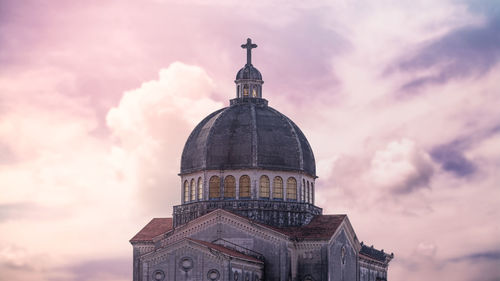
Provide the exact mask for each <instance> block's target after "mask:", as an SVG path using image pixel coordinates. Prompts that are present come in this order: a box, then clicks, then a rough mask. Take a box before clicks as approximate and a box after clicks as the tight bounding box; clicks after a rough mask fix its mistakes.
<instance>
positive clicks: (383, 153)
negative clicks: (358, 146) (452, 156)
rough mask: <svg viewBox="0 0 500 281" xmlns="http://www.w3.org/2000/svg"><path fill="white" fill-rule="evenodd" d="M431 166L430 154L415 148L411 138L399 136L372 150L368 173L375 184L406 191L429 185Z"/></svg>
mask: <svg viewBox="0 0 500 281" xmlns="http://www.w3.org/2000/svg"><path fill="white" fill-rule="evenodd" d="M433 170H434V168H433V166H432V161H431V159H430V157H429V155H428V154H427V153H425V152H424V151H422V150H421V149H418V148H417V146H416V144H415V142H414V141H411V140H409V139H402V140H399V141H392V142H390V143H389V144H387V146H386V147H385V149H383V150H378V151H376V152H375V155H374V156H373V158H372V160H371V167H370V172H369V173H370V177H371V180H372V181H373V182H374V183H375V184H376V185H378V186H381V187H384V188H388V189H390V190H391V191H394V192H396V193H409V192H411V191H413V190H414V189H418V188H423V187H429V182H430V180H431V177H432V174H433Z"/></svg>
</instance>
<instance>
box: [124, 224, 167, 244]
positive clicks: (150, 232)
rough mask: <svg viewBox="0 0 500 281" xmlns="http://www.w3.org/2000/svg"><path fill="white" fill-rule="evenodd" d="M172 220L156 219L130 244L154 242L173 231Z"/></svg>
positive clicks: (133, 238) (131, 240)
mask: <svg viewBox="0 0 500 281" xmlns="http://www.w3.org/2000/svg"><path fill="white" fill-rule="evenodd" d="M173 228H174V227H173V220H172V218H154V219H152V220H151V221H150V222H149V223H148V224H146V226H145V227H143V228H142V229H141V230H140V231H139V232H138V233H137V234H136V235H135V236H134V237H132V239H130V242H131V243H132V242H152V241H153V238H154V237H156V236H158V235H160V234H163V233H166V232H168V231H170V230H172V229H173Z"/></svg>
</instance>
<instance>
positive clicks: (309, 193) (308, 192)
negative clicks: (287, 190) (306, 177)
mask: <svg viewBox="0 0 500 281" xmlns="http://www.w3.org/2000/svg"><path fill="white" fill-rule="evenodd" d="M306 196H307V197H306V200H307V203H311V189H310V186H309V181H307V189H306Z"/></svg>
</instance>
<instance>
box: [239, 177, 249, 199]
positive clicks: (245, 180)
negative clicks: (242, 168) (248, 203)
mask: <svg viewBox="0 0 500 281" xmlns="http://www.w3.org/2000/svg"><path fill="white" fill-rule="evenodd" d="M240 198H250V177H249V176H247V175H244V176H241V177H240Z"/></svg>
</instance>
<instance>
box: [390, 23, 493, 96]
mask: <svg viewBox="0 0 500 281" xmlns="http://www.w3.org/2000/svg"><path fill="white" fill-rule="evenodd" d="M498 30H500V14H498V15H497V14H493V15H490V16H489V17H488V18H487V20H486V23H485V24H484V25H483V26H480V27H471V26H466V27H463V28H459V29H456V30H454V31H452V32H450V33H448V34H447V35H445V36H443V37H441V38H439V39H437V40H434V41H432V42H429V43H428V44H426V45H425V46H424V47H422V48H421V49H420V50H418V51H417V53H416V54H415V55H413V56H412V57H410V58H407V59H404V60H402V61H400V62H399V63H398V64H397V67H396V68H397V69H398V70H400V71H403V72H413V71H419V70H426V69H430V68H431V67H434V66H440V65H441V66H440V70H439V72H438V73H437V74H432V75H427V76H424V77H418V78H416V79H413V80H411V81H409V82H407V83H405V84H404V85H403V86H402V87H401V90H402V91H403V92H408V91H410V92H412V91H413V90H418V89H420V88H421V87H422V86H424V85H429V84H442V83H446V82H447V81H449V80H450V79H455V78H461V77H468V76H480V75H483V74H485V73H487V72H488V71H489V70H490V69H491V68H492V67H493V66H494V65H496V64H497V63H498V61H499V60H500V36H499V33H498Z"/></svg>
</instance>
